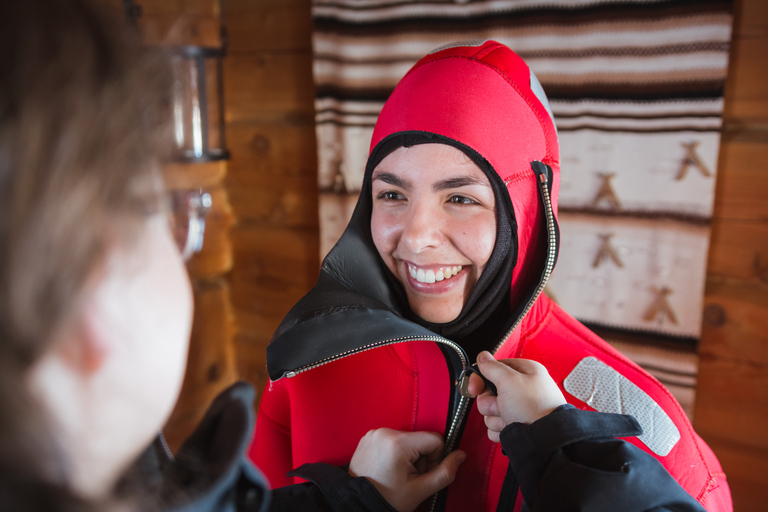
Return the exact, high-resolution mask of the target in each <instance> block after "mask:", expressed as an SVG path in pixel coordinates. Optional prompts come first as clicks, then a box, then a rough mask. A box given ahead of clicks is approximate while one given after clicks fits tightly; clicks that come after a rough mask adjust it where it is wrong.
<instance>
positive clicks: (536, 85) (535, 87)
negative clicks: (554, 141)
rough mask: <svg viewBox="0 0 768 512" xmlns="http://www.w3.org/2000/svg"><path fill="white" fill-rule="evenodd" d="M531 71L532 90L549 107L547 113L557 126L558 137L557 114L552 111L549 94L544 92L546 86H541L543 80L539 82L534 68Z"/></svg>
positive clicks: (546, 107)
mask: <svg viewBox="0 0 768 512" xmlns="http://www.w3.org/2000/svg"><path fill="white" fill-rule="evenodd" d="M529 71H530V72H531V84H530V85H531V91H533V94H535V95H536V97H537V98H538V99H539V101H540V102H541V104H542V105H544V108H545V109H547V113H548V114H549V118H550V119H551V120H552V125H553V126H554V127H555V137H557V124H555V114H553V113H552V109H551V108H550V106H549V100H548V99H547V95H546V94H545V93H544V88H543V87H542V86H541V82H539V79H538V78H536V75H535V74H534V73H533V70H532V69H529Z"/></svg>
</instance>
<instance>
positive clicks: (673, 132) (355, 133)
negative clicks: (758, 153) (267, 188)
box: [312, 0, 732, 414]
mask: <svg viewBox="0 0 768 512" xmlns="http://www.w3.org/2000/svg"><path fill="white" fill-rule="evenodd" d="M312 9H313V10H312V12H313V19H314V24H315V29H314V34H313V50H314V61H313V64H314V79H315V87H316V103H315V107H316V122H317V142H318V157H319V158H318V162H319V169H318V173H319V174H318V184H319V188H320V219H321V220H320V222H321V227H320V229H321V251H322V255H325V253H326V252H327V251H328V250H329V249H330V248H331V247H332V246H333V244H334V243H335V242H336V240H337V239H338V237H339V236H340V234H341V232H342V230H343V228H344V226H345V225H346V222H347V219H348V218H349V216H350V215H351V211H352V208H353V207H354V204H355V202H356V197H357V193H358V192H359V187H360V184H361V182H362V174H363V170H364V168H365V161H366V157H367V151H368V146H369V143H370V138H371V133H372V130H373V126H374V123H375V121H376V117H377V115H378V113H379V111H380V109H381V107H382V105H383V104H384V101H385V100H386V98H387V97H388V95H389V93H390V92H391V91H392V89H393V88H394V86H395V84H397V82H398V81H399V80H400V78H402V76H403V75H404V74H405V73H406V71H407V70H408V69H409V68H410V66H411V65H412V64H413V63H415V62H416V61H417V60H418V59H419V58H421V57H423V56H424V55H426V54H427V53H429V52H430V51H431V50H432V49H434V48H436V47H439V46H442V45H444V44H446V43H449V42H453V41H462V40H470V39H494V40H497V41H500V42H502V43H504V44H506V45H508V46H509V47H510V48H512V49H513V50H514V51H515V52H517V53H518V54H519V55H520V56H521V57H523V59H525V60H526V62H527V63H528V64H529V65H530V67H531V68H532V69H533V71H534V72H535V73H536V75H537V77H538V78H539V81H540V82H541V83H542V85H543V87H544V90H545V91H546V93H547V95H548V97H549V100H550V105H551V107H552V111H553V112H554V115H555V119H556V122H557V127H558V132H559V138H560V145H561V170H562V173H561V176H562V182H561V188H560V198H559V204H560V221H561V254H560V258H559V261H558V264H557V268H556V269H555V272H554V274H553V276H552V278H551V280H550V283H549V285H548V287H547V291H546V293H548V294H549V295H550V297H552V298H553V299H554V300H555V301H556V302H558V303H559V304H560V305H561V306H562V307H563V308H564V309H565V310H566V311H568V312H569V313H571V314H572V315H574V316H575V317H576V318H578V319H579V320H581V321H583V322H585V323H586V324H587V325H590V326H593V327H595V328H596V329H603V331H604V332H603V331H601V332H600V334H601V335H603V336H604V337H606V338H607V339H608V341H611V342H613V343H614V344H615V345H616V346H617V347H619V348H620V349H622V350H623V351H625V353H627V354H628V355H630V357H632V358H633V359H634V360H635V361H637V362H639V363H640V364H641V365H643V366H645V367H646V368H647V369H649V370H650V371H651V372H652V373H654V374H655V375H656V376H657V377H658V378H659V379H660V380H662V382H664V383H665V384H666V385H667V386H668V387H669V388H670V389H671V390H672V391H673V393H675V394H676V396H677V397H678V399H679V400H680V402H681V403H682V404H683V406H684V408H686V410H687V411H688V412H689V414H690V410H691V407H692V404H693V393H694V388H695V380H696V366H697V359H696V355H695V348H696V344H697V341H698V338H699V335H700V329H701V320H702V308H703V304H702V303H703V295H704V281H705V276H706V263H707V251H708V245H709V232H710V227H709V225H710V219H711V217H712V206H713V198H714V190H715V178H716V174H717V158H718V149H719V145H720V127H721V123H722V121H721V117H722V109H723V85H724V82H725V77H726V72H727V66H728V51H729V42H730V37H731V22H732V16H731V10H732V2H731V1H730V0H719V1H716V0H711V1H708V0H599V1H598V0H422V1H407V0H313V7H312Z"/></svg>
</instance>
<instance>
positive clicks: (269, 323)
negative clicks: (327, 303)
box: [230, 225, 320, 339]
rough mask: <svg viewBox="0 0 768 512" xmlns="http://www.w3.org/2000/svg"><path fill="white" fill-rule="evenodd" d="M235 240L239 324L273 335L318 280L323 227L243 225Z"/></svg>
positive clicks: (235, 300) (234, 277) (235, 297)
mask: <svg viewBox="0 0 768 512" xmlns="http://www.w3.org/2000/svg"><path fill="white" fill-rule="evenodd" d="M232 239H233V243H234V250H235V260H236V261H237V262H238V263H237V265H236V266H235V267H234V268H233V269H232V273H231V274H230V281H231V283H232V301H233V304H234V305H235V311H236V314H237V318H238V324H239V326H240V327H241V329H242V330H251V331H253V332H255V333H257V335H260V336H263V337H264V339H269V337H270V336H271V335H272V332H273V331H274V330H275V328H276V327H277V325H278V324H279V323H280V320H282V318H283V316H285V314H286V313H287V312H288V310H289V309H290V308H291V307H292V306H293V305H294V304H295V303H296V301H298V300H299V299H300V298H301V297H302V296H303V295H304V294H305V293H306V292H307V291H308V290H309V288H310V287H311V286H312V285H313V284H314V283H315V281H316V280H317V276H318V271H319V266H320V262H319V258H318V256H317V254H318V237H317V231H316V229H294V230H289V229H280V228H272V227H264V226H241V225H239V226H237V227H236V228H235V229H233V231H232Z"/></svg>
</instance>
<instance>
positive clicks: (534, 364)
mask: <svg viewBox="0 0 768 512" xmlns="http://www.w3.org/2000/svg"><path fill="white" fill-rule="evenodd" d="M498 362H499V363H501V364H504V365H506V366H508V367H509V368H512V369H513V370H515V371H516V372H518V373H524V374H526V375H533V374H536V373H540V372H542V371H546V368H545V367H544V365H543V364H541V363H540V362H538V361H534V360H532V359H520V358H515V359H499V360H498Z"/></svg>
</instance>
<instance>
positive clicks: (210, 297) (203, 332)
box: [166, 278, 237, 448]
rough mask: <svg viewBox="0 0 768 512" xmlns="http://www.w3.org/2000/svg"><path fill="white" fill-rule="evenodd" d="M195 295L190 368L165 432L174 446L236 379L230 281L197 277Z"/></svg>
mask: <svg viewBox="0 0 768 512" xmlns="http://www.w3.org/2000/svg"><path fill="white" fill-rule="evenodd" d="M194 296H195V318H194V323H193V325H192V337H191V340H190V347H189V356H188V358H187V372H186V375H185V377H184V385H183V387H182V391H181V395H180V396H179V401H178V402H177V404H176V408H175V409H174V411H173V413H172V414H171V418H170V420H169V421H168V424H167V425H166V435H167V437H168V440H169V442H170V444H171V446H172V447H174V448H175V447H178V446H179V445H180V443H181V441H182V440H183V439H185V438H186V437H187V436H188V435H189V434H190V433H191V432H192V430H193V429H194V427H195V426H196V425H197V423H198V422H199V421H200V419H201V418H202V416H203V414H204V413H205V411H206V410H207V408H208V406H209V404H210V403H211V401H212V400H213V399H214V398H215V397H216V395H218V394H219V393H220V392H221V391H223V390H224V389H225V388H226V387H228V386H229V385H230V384H232V383H233V382H235V381H236V380H237V371H236V368H235V362H234V350H233V344H232V336H233V329H232V325H233V315H232V305H231V303H230V299H229V284H228V283H227V282H226V281H225V280H224V279H220V278H219V279H214V280H210V281H197V282H195V284H194Z"/></svg>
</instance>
